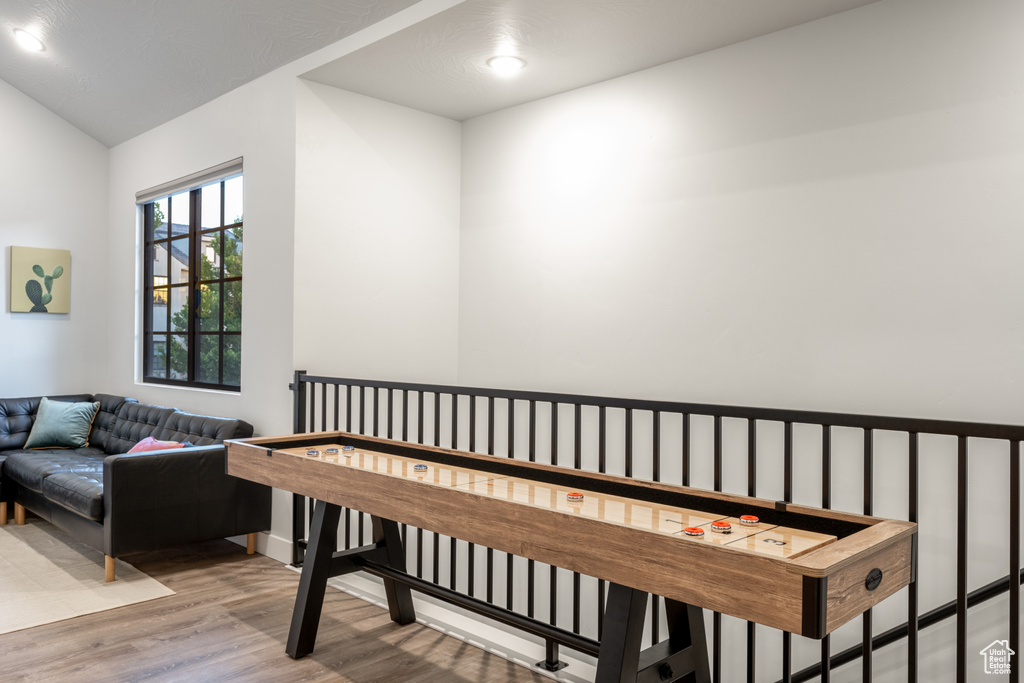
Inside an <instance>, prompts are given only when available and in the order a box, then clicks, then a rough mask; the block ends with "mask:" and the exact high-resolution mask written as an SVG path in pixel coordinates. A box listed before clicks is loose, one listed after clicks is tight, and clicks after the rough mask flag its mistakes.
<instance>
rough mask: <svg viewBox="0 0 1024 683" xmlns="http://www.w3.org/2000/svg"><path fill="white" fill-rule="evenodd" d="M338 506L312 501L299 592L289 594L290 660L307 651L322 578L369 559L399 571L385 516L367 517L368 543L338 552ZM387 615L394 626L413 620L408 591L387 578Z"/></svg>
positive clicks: (398, 553)
mask: <svg viewBox="0 0 1024 683" xmlns="http://www.w3.org/2000/svg"><path fill="white" fill-rule="evenodd" d="M340 518H341V507H339V506H337V505H333V504H331V503H325V502H324V501H322V500H318V501H317V502H316V507H315V509H314V510H313V519H312V521H311V523H310V527H309V545H308V546H307V548H306V556H305V560H304V562H303V564H302V576H301V577H300V578H299V590H298V593H296V595H295V609H294V611H293V612H292V623H291V628H290V630H289V631H288V644H287V645H286V646H285V652H286V653H287V654H288V656H290V657H292V658H293V659H299V658H300V657H305V656H306V655H308V654H309V653H310V652H312V651H313V646H314V645H315V644H316V633H317V630H318V629H319V627H320V614H321V612H322V611H323V606H324V591H325V590H326V589H327V579H329V578H331V577H332V576H341V575H343V574H348V573H350V572H354V571H359V569H360V568H361V567H362V566H363V564H362V563H363V562H375V563H377V564H380V565H383V566H385V567H390V568H392V569H395V570H397V571H400V572H404V571H405V548H404V547H403V546H402V536H401V534H400V533H399V531H398V524H396V523H395V522H394V521H392V520H390V519H383V518H379V517H372V518H371V520H372V523H373V544H372V545H368V546H363V547H361V548H353V549H351V550H343V551H338V550H337V548H338V520H339V519H340ZM384 590H385V592H386V594H387V598H388V609H389V611H390V612H391V619H392V620H393V621H395V622H397V623H399V624H409V623H412V622H414V621H416V611H415V610H414V609H413V603H412V592H411V591H410V589H409V587H408V586H406V585H404V584H401V583H398V582H397V581H394V580H391V579H385V580H384Z"/></svg>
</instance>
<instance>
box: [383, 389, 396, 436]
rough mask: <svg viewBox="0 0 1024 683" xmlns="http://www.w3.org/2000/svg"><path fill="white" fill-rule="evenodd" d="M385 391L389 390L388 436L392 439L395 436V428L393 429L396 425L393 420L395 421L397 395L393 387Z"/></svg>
mask: <svg viewBox="0 0 1024 683" xmlns="http://www.w3.org/2000/svg"><path fill="white" fill-rule="evenodd" d="M385 391H387V397H388V403H387V405H388V412H387V417H386V419H387V423H388V438H389V439H391V438H393V432H394V429H393V427H394V425H393V424H392V422H393V421H394V409H395V396H394V394H393V393H392V391H391V389H385Z"/></svg>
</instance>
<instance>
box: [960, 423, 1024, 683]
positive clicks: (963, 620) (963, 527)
mask: <svg viewBox="0 0 1024 683" xmlns="http://www.w3.org/2000/svg"><path fill="white" fill-rule="evenodd" d="M967 462H968V461H967V437H966V436H960V437H957V506H956V534H957V536H956V680H957V683H967ZM1012 578H1013V577H1011V579H1012Z"/></svg>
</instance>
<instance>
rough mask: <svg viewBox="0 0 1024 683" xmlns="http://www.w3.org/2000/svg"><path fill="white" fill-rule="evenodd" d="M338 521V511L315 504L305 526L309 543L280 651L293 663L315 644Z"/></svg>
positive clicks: (321, 502) (335, 543)
mask: <svg viewBox="0 0 1024 683" xmlns="http://www.w3.org/2000/svg"><path fill="white" fill-rule="evenodd" d="M340 517H341V508H340V507H338V506H337V505H331V504H330V503H325V502H323V501H317V503H316V509H315V510H314V511H313V519H312V520H311V522H310V525H309V543H308V545H307V546H306V557H305V558H304V560H303V563H302V576H301V577H300V578H299V591H298V593H296V594H295V609H294V610H292V625H291V628H290V629H289V631H288V644H287V645H286V646H285V650H284V651H285V652H286V653H287V654H288V656H289V657H292V658H293V659H299V658H300V657H305V656H306V655H308V654H309V653H310V652H312V651H313V645H314V644H315V643H316V632H317V629H318V628H320V612H321V611H322V610H323V607H324V591H325V590H327V579H329V578H330V577H331V558H332V557H333V555H334V551H335V550H337V549H338V519H339V518H340Z"/></svg>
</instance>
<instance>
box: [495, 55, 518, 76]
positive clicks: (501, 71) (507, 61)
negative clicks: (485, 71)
mask: <svg viewBox="0 0 1024 683" xmlns="http://www.w3.org/2000/svg"><path fill="white" fill-rule="evenodd" d="M487 66H489V67H491V69H492V70H493V71H494V73H496V74H498V75H499V76H511V75H513V74H514V73H516V72H517V71H519V70H520V69H522V68H523V67H524V66H526V60H523V59H520V58H519V57H513V56H511V55H500V56H498V57H491V58H490V59H488V60H487Z"/></svg>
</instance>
